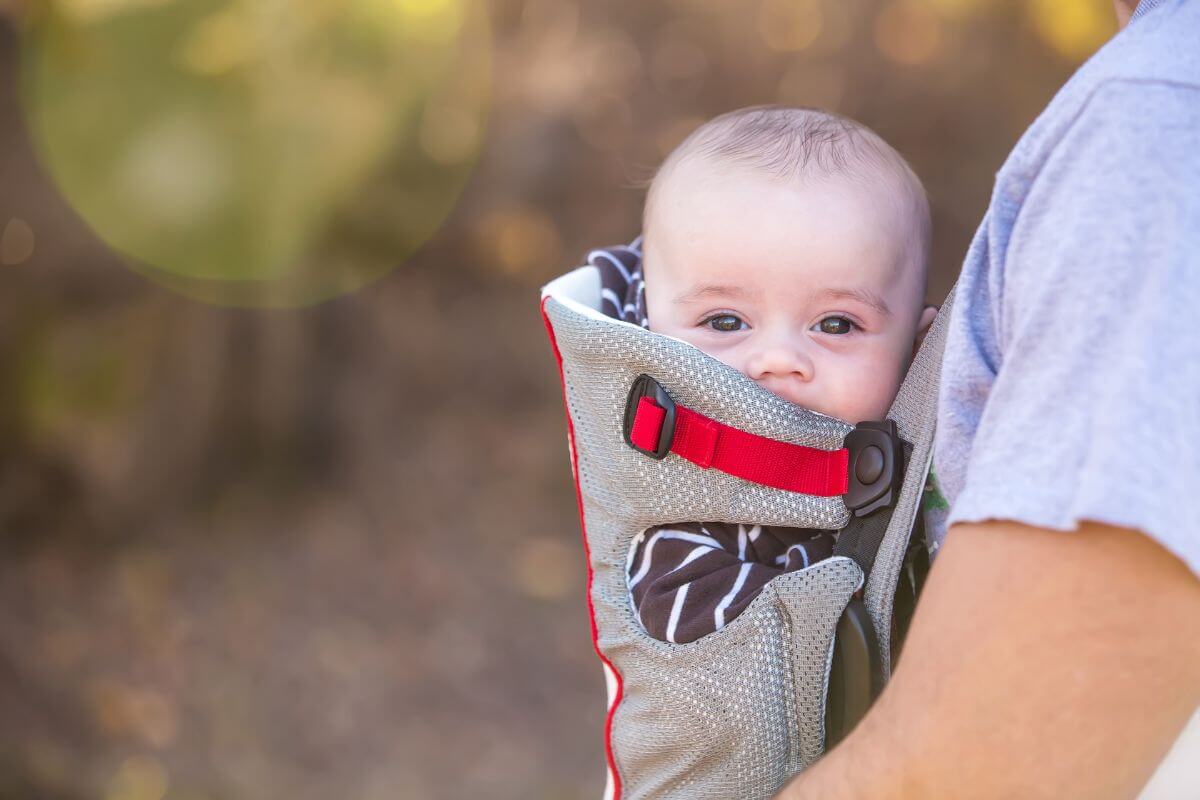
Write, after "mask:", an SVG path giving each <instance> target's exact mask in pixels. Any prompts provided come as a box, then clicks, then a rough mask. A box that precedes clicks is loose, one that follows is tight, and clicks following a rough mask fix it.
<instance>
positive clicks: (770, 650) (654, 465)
mask: <svg viewBox="0 0 1200 800" xmlns="http://www.w3.org/2000/svg"><path fill="white" fill-rule="evenodd" d="M640 255H641V254H640V250H639V248H638V246H637V243H636V242H635V243H634V244H633V245H630V246H629V247H623V248H613V249H612V250H598V251H594V252H593V253H592V254H591V255H590V256H589V260H588V264H586V265H584V266H582V267H579V268H578V269H576V270H574V271H572V272H568V273H567V274H565V275H563V276H561V277H560V278H558V279H557V280H555V281H553V282H551V283H550V284H548V285H547V286H546V287H545V288H544V289H543V290H542V315H543V317H544V320H545V323H546V329H547V332H548V334H549V337H550V341H551V344H552V346H553V348H554V352H555V355H556V357H557V359H558V363H559V369H560V372H561V377H562V386H563V395H564V400H565V403H566V410H567V431H568V441H569V445H570V454H571V463H572V470H573V473H574V477H575V484H576V491H577V500H578V504H579V515H580V521H581V524H582V526H583V532H584V548H585V552H586V555H587V559H588V604H589V612H590V614H591V622H592V638H593V642H594V645H595V648H596V652H597V654H598V655H599V656H600V660H601V662H602V664H603V666H604V672H605V676H606V678H607V684H608V714H607V719H606V724H605V755H606V760H607V765H608V785H607V788H606V791H605V797H606V798H608V797H611V798H624V799H625V800H635V799H636V798H731V797H738V798H768V797H770V796H771V795H772V794H774V793H775V792H776V791H778V790H779V788H780V787H781V786H782V785H783V784H784V783H786V781H787V780H788V778H789V777H790V776H792V775H793V774H795V773H797V772H799V771H800V770H802V769H804V768H805V767H807V766H808V765H810V764H812V763H813V762H814V761H815V760H816V759H817V758H818V757H819V756H820V755H821V753H823V752H824V751H825V749H827V748H828V747H830V746H832V745H833V744H834V743H836V742H837V741H838V740H839V739H840V738H841V737H842V736H844V735H845V733H847V732H848V731H849V730H850V728H852V727H853V725H854V724H855V723H856V722H857V721H858V719H859V718H860V717H861V716H862V715H863V714H864V713H865V712H866V710H867V708H868V707H869V706H870V704H871V702H872V701H873V700H874V698H875V697H876V696H877V695H878V693H879V691H880V690H881V688H882V686H883V683H884V681H886V680H887V678H888V675H889V674H890V670H891V666H892V663H891V661H892V659H891V656H892V653H893V647H892V645H893V642H892V641H891V636H892V630H893V614H894V604H893V600H894V598H895V596H896V587H897V582H898V578H899V576H900V573H901V571H902V570H903V569H905V568H906V555H911V554H912V553H914V552H916V551H917V550H920V551H922V553H923V549H924V543H923V542H922V541H919V540H920V539H921V538H923V537H922V536H920V535H919V534H918V535H916V536H914V535H913V533H914V521H916V520H918V519H919V514H918V510H919V507H920V500H921V495H922V489H923V487H924V484H925V479H926V475H927V472H928V469H929V463H930V458H931V453H932V441H933V428H934V412H935V408H936V399H937V382H938V368H939V365H940V362H941V354H942V344H943V340H944V329H945V323H946V318H947V317H948V315H949V311H950V304H951V298H949V297H948V298H947V300H946V303H945V304H944V305H943V306H942V309H941V311H940V312H939V314H938V316H937V318H936V319H935V321H934V323H933V326H932V328H931V329H930V331H929V333H928V335H927V336H926V338H925V341H924V342H923V344H922V346H921V348H920V350H919V351H918V353H917V356H916V358H915V359H914V360H913V363H912V365H911V366H910V368H909V371H908V374H907V375H906V376H905V379H904V381H903V384H902V385H901V388H900V391H899V394H898V396H897V398H896V400H895V402H894V404H893V405H892V408H891V410H890V411H889V413H888V418H887V419H886V420H878V421H869V422H863V423H860V424H858V425H856V426H850V425H847V424H845V423H843V422H841V421H839V420H837V419H834V418H831V417H827V416H824V415H821V414H817V413H815V412H811V411H807V410H805V409H802V408H798V407H797V406H794V405H792V404H790V403H788V402H787V401H785V400H783V399H782V398H780V397H777V396H776V395H774V394H772V393H770V392H768V391H766V390H765V389H763V388H761V387H760V386H758V385H757V384H756V383H754V381H752V380H750V379H748V378H746V377H745V376H744V375H742V374H741V373H739V372H738V371H736V370H734V369H732V368H730V367H728V366H726V365H725V364H723V363H721V362H719V361H717V360H716V359H714V358H712V357H710V356H708V355H706V354H705V353H703V352H701V351H700V350H698V349H696V348H695V347H693V346H691V345H690V344H686V343H684V342H682V341H680V340H678V339H674V338H671V337H667V336H663V335H660V334H656V333H653V332H651V331H649V330H647V329H645V328H643V327H640V326H639V325H637V324H633V323H630V322H626V321H623V320H621V319H619V318H617V317H619V316H620V315H621V309H620V305H621V304H620V303H617V304H616V305H617V309H618V310H617V316H613V315H612V314H610V313H606V312H605V310H604V308H605V306H606V305H608V306H613V305H614V304H613V302H609V301H611V300H613V299H614V298H613V297H612V296H611V293H609V298H608V300H605V299H604V294H605V292H606V291H607V290H604V289H603V287H602V285H601V276H600V270H599V269H598V267H597V262H598V259H608V260H610V261H611V260H614V259H615V260H619V263H620V269H622V270H624V271H627V272H628V273H630V274H631V276H632V277H634V278H636V277H638V275H637V273H638V271H639V270H640ZM688 520H702V521H713V522H728V523H753V524H761V525H777V526H786V527H796V528H800V527H803V528H822V529H827V530H840V533H839V534H838V541H837V544H836V547H835V550H834V556H833V557H832V558H828V559H825V560H823V561H819V562H817V563H815V564H813V565H812V566H810V567H807V568H805V569H802V570H800V571H795V572H788V573H785V574H782V575H780V576H778V577H776V578H774V579H773V580H771V581H770V583H768V584H767V585H766V587H765V588H764V589H763V590H762V592H761V593H760V594H759V595H758V596H757V597H756V598H755V599H754V601H753V602H752V603H751V604H750V605H749V606H748V607H747V608H746V609H745V611H744V612H742V613H741V614H740V615H738V616H737V617H736V618H734V619H733V620H732V621H730V622H729V623H727V624H726V625H725V626H724V627H723V628H721V629H720V630H718V631H716V632H714V633H711V634H708V635H706V636H703V637H702V638H700V639H698V640H696V641H694V642H690V643H687V644H673V643H669V642H664V641H660V640H658V639H655V638H653V637H651V636H649V635H648V634H647V633H646V632H645V631H644V630H643V629H642V627H641V625H640V624H639V622H638V619H637V617H636V615H635V613H634V610H633V608H632V607H631V603H630V599H629V590H628V587H627V574H626V570H627V560H628V559H629V557H630V554H631V545H632V544H633V543H634V540H635V538H636V537H638V536H639V534H641V533H642V532H643V531H645V530H647V529H648V528H650V527H652V526H655V525H660V524H668V523H678V522H683V521H688ZM910 544H911V545H913V546H910Z"/></svg>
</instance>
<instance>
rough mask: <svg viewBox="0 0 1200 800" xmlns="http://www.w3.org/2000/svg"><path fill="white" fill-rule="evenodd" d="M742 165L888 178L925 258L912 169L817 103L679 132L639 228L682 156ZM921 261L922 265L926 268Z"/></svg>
mask: <svg viewBox="0 0 1200 800" xmlns="http://www.w3.org/2000/svg"><path fill="white" fill-rule="evenodd" d="M692 160H697V161H704V162H709V163H712V164H716V165H728V166H733V167H742V168H746V169H749V170H751V171H754V172H759V173H762V174H764V175H767V176H769V177H772V178H775V179H778V180H784V181H787V180H801V179H803V178H805V177H807V176H819V177H832V176H838V177H845V178H848V179H851V180H855V181H858V182H861V183H871V182H877V181H879V180H880V178H883V179H884V180H889V182H891V183H892V184H893V186H894V187H895V188H896V189H897V190H898V191H897V192H896V194H895V199H896V201H897V202H898V203H900V204H901V206H902V208H903V213H904V216H905V217H907V218H908V219H909V220H911V221H912V222H913V223H914V225H915V228H916V230H915V234H916V235H915V241H914V244H915V245H916V248H915V250H914V252H913V257H914V258H916V259H918V260H919V261H921V262H926V261H927V260H928V252H929V234H930V230H929V229H930V223H929V201H928V199H927V197H926V195H925V190H924V188H923V187H922V186H921V181H920V180H919V179H918V178H917V176H916V173H915V172H913V170H912V168H911V167H910V166H909V165H908V162H907V161H905V160H904V157H903V156H901V155H900V154H899V153H897V152H896V151H895V150H894V149H893V148H892V147H891V145H889V144H888V143H887V142H885V141H884V140H883V139H882V138H880V136H879V135H878V134H877V133H875V132H874V131H872V130H871V129H870V128H868V127H866V126H865V125H862V124H861V123H858V122H855V121H854V120H852V119H848V118H847V117H843V116H841V115H839V114H834V113H832V112H829V111H822V110H821V109H816V108H806V107H791V106H752V107H750V108H741V109H738V110H736V111H730V112H728V113H726V114H722V115H721V116H719V117H715V118H714V119H711V120H709V121H708V122H706V123H704V124H703V125H701V126H700V127H698V128H696V130H694V131H692V133H691V134H690V135H689V136H688V137H687V138H686V139H684V140H683V143H682V144H680V145H679V146H678V147H676V148H675V150H673V151H672V152H671V154H670V155H668V156H667V158H666V160H664V161H663V163H662V165H661V166H659V168H658V170H657V171H656V172H655V174H654V177H653V178H652V180H651V181H650V182H649V185H648V191H647V194H646V206H645V211H644V217H643V232H647V233H648V231H647V230H646V229H647V228H648V227H649V220H650V215H651V209H652V207H653V205H654V201H655V197H656V195H657V193H658V190H659V189H660V187H661V184H662V183H664V181H665V178H666V177H667V176H668V175H669V174H670V173H671V171H672V170H673V169H674V168H675V167H676V166H677V165H679V164H681V163H683V162H685V161H692ZM925 266H926V265H925V264H924V263H922V264H921V265H920V268H921V269H922V270H924V268H925Z"/></svg>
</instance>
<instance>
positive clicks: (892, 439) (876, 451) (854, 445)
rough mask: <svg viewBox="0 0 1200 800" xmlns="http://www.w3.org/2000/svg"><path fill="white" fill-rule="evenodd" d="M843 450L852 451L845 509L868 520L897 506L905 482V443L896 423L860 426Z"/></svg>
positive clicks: (852, 432) (890, 421) (848, 435)
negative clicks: (880, 510) (901, 487)
mask: <svg viewBox="0 0 1200 800" xmlns="http://www.w3.org/2000/svg"><path fill="white" fill-rule="evenodd" d="M843 446H844V447H845V448H846V449H847V450H849V451H850V466H849V469H848V470H847V471H848V472H849V475H848V476H847V477H848V478H849V481H848V485H849V489H847V491H846V495H845V501H846V508H848V509H849V510H850V511H852V512H854V516H856V517H865V516H867V515H868V514H870V513H871V512H873V511H877V510H879V509H881V508H887V507H889V506H891V505H892V504H893V503H895V502H896V499H897V498H898V497H899V493H900V484H901V482H902V481H903V479H904V443H903V441H902V440H901V439H900V433H899V430H898V429H897V428H896V423H895V422H894V421H892V420H890V419H885V420H883V421H882V422H860V423H858V424H857V425H855V426H854V430H852V431H850V433H848V434H846V440H845V442H844V445H843Z"/></svg>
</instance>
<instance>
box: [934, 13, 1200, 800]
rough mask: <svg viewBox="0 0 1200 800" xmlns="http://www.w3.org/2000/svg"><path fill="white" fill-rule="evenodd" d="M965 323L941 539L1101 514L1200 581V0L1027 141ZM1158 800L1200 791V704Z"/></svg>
mask: <svg viewBox="0 0 1200 800" xmlns="http://www.w3.org/2000/svg"><path fill="white" fill-rule="evenodd" d="M947 333H948V335H947V341H946V353H945V361H944V363H943V370H942V378H941V393H940V397H939V410H938V429H937V440H936V442H935V446H934V473H935V475H936V479H937V483H938V484H939V486H940V489H941V491H942V494H944V496H945V498H946V500H947V501H948V503H949V511H948V514H943V515H942V516H943V520H944V523H943V525H942V526H941V527H940V529H939V528H938V527H937V526H934V529H933V530H931V538H932V540H933V542H932V544H933V545H934V546H935V547H936V546H937V545H940V543H941V542H942V540H943V539H944V537H945V529H946V526H948V525H951V524H953V523H955V522H977V521H983V520H989V519H1006V520H1015V521H1018V522H1023V523H1027V524H1029V525H1034V526H1038V527H1042V528H1052V529H1058V530H1063V531H1071V530H1075V529H1076V528H1077V526H1078V523H1079V522H1080V521H1081V520H1095V521H1099V522H1104V523H1109V524H1113V525H1121V526H1126V527H1130V528H1137V529H1140V530H1141V531H1144V532H1145V533H1147V534H1148V535H1150V536H1152V537H1153V538H1154V539H1156V540H1157V541H1159V542H1161V543H1162V544H1163V546H1165V547H1166V548H1168V549H1169V550H1170V551H1172V552H1173V553H1175V554H1176V555H1178V556H1179V557H1180V558H1181V559H1183V561H1184V562H1186V563H1187V565H1188V566H1189V567H1190V568H1191V569H1192V571H1193V572H1194V573H1196V574H1197V575H1200V0H1142V2H1141V5H1140V6H1139V8H1138V14H1137V16H1136V17H1135V18H1134V20H1133V22H1132V23H1131V24H1130V25H1129V27H1128V28H1126V29H1125V30H1124V31H1122V32H1121V33H1120V34H1118V35H1117V36H1116V37H1115V38H1114V39H1113V40H1112V41H1111V42H1109V43H1108V44H1107V45H1106V46H1105V47H1104V48H1103V49H1101V50H1100V51H1099V52H1098V53H1097V54H1096V55H1095V56H1093V57H1092V59H1091V60H1090V61H1088V63H1086V64H1084V65H1083V67H1081V68H1080V69H1079V71H1078V72H1077V73H1076V74H1075V75H1074V76H1073V77H1072V78H1071V80H1070V81H1069V82H1068V83H1067V84H1066V85H1065V86H1064V87H1063V88H1062V90H1061V91H1059V93H1058V95H1057V96H1055V98H1054V99H1053V100H1052V101H1051V103H1050V105H1049V106H1048V107H1047V108H1046V110H1045V111H1044V112H1043V113H1042V115H1041V116H1040V117H1039V118H1038V119H1037V120H1036V121H1035V122H1034V124H1033V125H1032V126H1031V127H1030V128H1029V130H1028V131H1027V132H1026V134H1025V136H1023V137H1022V138H1021V141H1020V142H1019V143H1018V144H1017V146H1016V147H1015V148H1014V149H1013V152H1012V154H1011V155H1010V156H1009V158H1008V160H1007V161H1006V162H1005V163H1004V165H1003V167H1002V168H1001V169H1000V171H999V172H998V173H997V175H996V184H995V189H994V192H993V194H992V200H991V204H990V205H989V207H988V211H987V215H986V216H985V217H984V220H983V223H982V224H981V225H980V227H979V231H978V232H977V234H976V236H975V240H974V242H972V244H971V249H970V251H969V252H968V254H967V258H966V262H965V263H964V265H963V271H962V275H961V277H960V279H959V283H958V291H957V295H956V299H955V306H954V310H953V313H952V314H951V317H950V327H949V330H948V332H947ZM935 496H936V495H935ZM1064 535H1070V534H1064ZM1141 797H1142V798H1143V800H1149V799H1150V798H1156V799H1157V798H1180V797H1200V712H1198V713H1197V715H1196V716H1194V717H1193V718H1192V722H1191V723H1190V724H1189V726H1188V728H1187V729H1186V730H1185V731H1184V732H1183V734H1182V735H1181V736H1180V738H1179V740H1178V741H1177V742H1176V744H1175V747H1174V749H1173V750H1172V752H1171V754H1170V755H1169V757H1168V758H1167V760H1166V761H1164V762H1163V764H1162V765H1161V766H1160V767H1159V770H1158V772H1157V773H1156V775H1155V777H1154V778H1153V779H1152V781H1151V783H1150V785H1148V786H1147V787H1146V789H1145V790H1144V792H1143V793H1142V795H1141Z"/></svg>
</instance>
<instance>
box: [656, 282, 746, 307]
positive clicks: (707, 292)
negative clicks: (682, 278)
mask: <svg viewBox="0 0 1200 800" xmlns="http://www.w3.org/2000/svg"><path fill="white" fill-rule="evenodd" d="M756 294H757V292H751V291H748V290H747V289H746V288H745V287H744V286H733V285H726V284H719V283H706V284H702V285H700V286H697V287H696V288H695V289H688V290H687V291H686V292H680V293H679V294H678V295H676V296H675V302H676V303H690V302H692V301H694V300H703V299H705V298H708V297H739V298H743V297H751V296H754V295H756Z"/></svg>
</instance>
